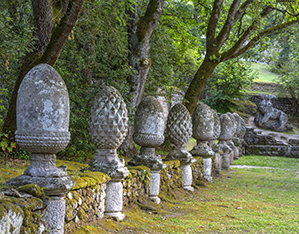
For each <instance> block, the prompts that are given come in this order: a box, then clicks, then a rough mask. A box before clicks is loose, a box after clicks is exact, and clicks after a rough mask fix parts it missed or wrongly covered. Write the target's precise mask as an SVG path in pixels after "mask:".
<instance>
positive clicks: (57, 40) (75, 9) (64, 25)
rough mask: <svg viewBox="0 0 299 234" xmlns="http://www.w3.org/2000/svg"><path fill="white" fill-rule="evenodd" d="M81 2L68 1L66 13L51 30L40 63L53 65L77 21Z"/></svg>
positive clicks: (80, 0)
mask: <svg viewBox="0 0 299 234" xmlns="http://www.w3.org/2000/svg"><path fill="white" fill-rule="evenodd" d="M83 3H84V0H72V1H70V3H69V5H68V9H67V11H66V13H65V14H64V16H63V18H62V19H61V20H60V22H59V24H58V26H57V27H56V28H55V29H54V31H53V34H52V36H51V40H50V42H49V44H48V46H47V48H46V51H45V52H44V54H43V56H42V58H41V63H47V64H49V65H51V66H54V65H55V63H56V61H57V59H58V57H59V54H60V51H61V49H62V47H63V44H64V43H65V41H66V40H67V38H68V36H69V34H70V33H71V31H72V30H73V28H74V26H75V24H76V22H77V19H78V17H79V14H80V12H81V9H82V6H83Z"/></svg>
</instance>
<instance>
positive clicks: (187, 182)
mask: <svg viewBox="0 0 299 234" xmlns="http://www.w3.org/2000/svg"><path fill="white" fill-rule="evenodd" d="M180 168H181V170H182V182H183V188H184V189H186V190H188V191H191V192H193V191H194V188H193V187H192V182H193V180H192V168H191V163H188V164H181V166H180Z"/></svg>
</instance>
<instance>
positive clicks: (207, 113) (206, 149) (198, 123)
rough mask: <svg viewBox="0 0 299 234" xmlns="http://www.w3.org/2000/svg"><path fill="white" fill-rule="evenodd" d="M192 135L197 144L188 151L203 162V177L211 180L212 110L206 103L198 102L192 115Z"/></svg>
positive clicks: (212, 152) (212, 153)
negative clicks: (210, 143)
mask: <svg viewBox="0 0 299 234" xmlns="http://www.w3.org/2000/svg"><path fill="white" fill-rule="evenodd" d="M192 125H193V137H194V138H195V139H196V140H197V145H196V146H194V148H193V149H192V150H191V151H190V153H191V154H192V155H193V156H200V157H202V158H203V163H204V168H205V170H204V178H205V179H206V180H207V181H212V176H211V170H212V156H213V155H214V151H213V150H212V148H211V147H210V146H209V142H210V141H211V140H212V139H213V136H214V112H213V110H212V109H211V108H210V107H209V106H207V105H206V104H203V103H199V104H198V105H197V107H196V108H195V111H194V112H193V115H192Z"/></svg>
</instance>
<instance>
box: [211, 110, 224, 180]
mask: <svg viewBox="0 0 299 234" xmlns="http://www.w3.org/2000/svg"><path fill="white" fill-rule="evenodd" d="M213 117H214V134H213V139H211V140H210V142H209V145H210V146H211V148H212V150H213V151H214V154H215V174H218V175H220V174H221V167H222V156H221V155H220V147H219V145H218V144H216V142H215V140H217V139H218V138H219V136H220V132H221V125H220V118H219V116H218V113H217V111H215V110H213Z"/></svg>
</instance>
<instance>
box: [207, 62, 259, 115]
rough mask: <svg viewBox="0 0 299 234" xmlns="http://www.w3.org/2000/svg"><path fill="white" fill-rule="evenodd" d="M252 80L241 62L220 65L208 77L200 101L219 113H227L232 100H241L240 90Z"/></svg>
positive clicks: (246, 66)
mask: <svg viewBox="0 0 299 234" xmlns="http://www.w3.org/2000/svg"><path fill="white" fill-rule="evenodd" d="M254 78H255V74H252V72H251V68H250V66H249V65H247V64H246V63H245V62H243V61H241V60H236V59H235V60H230V61H227V62H224V63H221V64H219V65H218V67H217V68H216V69H215V71H214V73H213V74H212V76H211V77H210V79H209V81H208V83H207V85H206V87H205V91H204V95H203V97H202V101H203V102H204V103H206V104H207V105H209V106H210V107H212V108H213V109H216V110H217V111H219V112H223V113H224V112H227V111H229V107H230V106H232V105H233V104H232V103H231V102H232V100H234V99H237V98H241V97H242V95H243V93H242V89H244V88H246V87H248V86H249V85H250V84H251V83H252V81H253V79H254Z"/></svg>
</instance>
